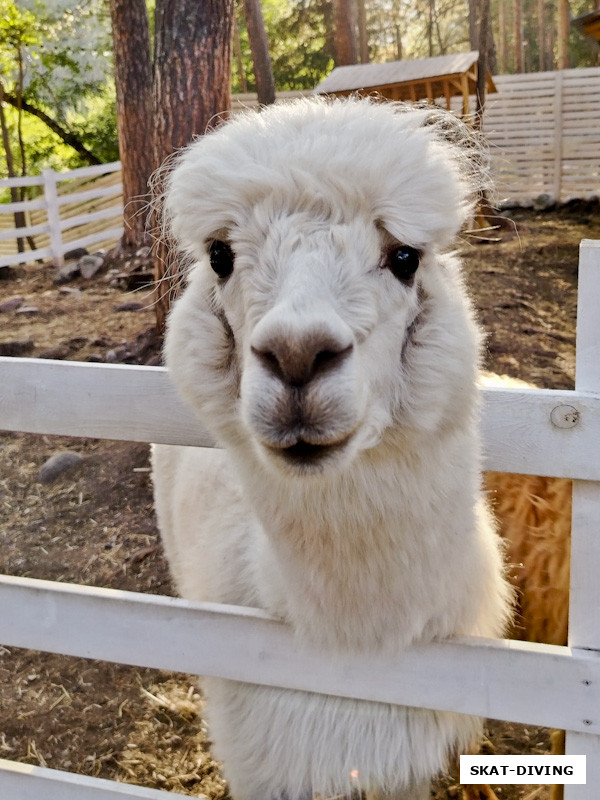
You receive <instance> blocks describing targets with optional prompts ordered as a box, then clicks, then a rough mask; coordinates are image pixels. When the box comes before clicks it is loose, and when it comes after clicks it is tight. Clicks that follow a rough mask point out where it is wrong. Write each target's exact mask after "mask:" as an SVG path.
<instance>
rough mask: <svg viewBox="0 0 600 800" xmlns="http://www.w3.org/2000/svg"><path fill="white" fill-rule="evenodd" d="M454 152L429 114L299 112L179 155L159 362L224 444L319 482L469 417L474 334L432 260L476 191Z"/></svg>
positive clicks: (269, 114)
mask: <svg viewBox="0 0 600 800" xmlns="http://www.w3.org/2000/svg"><path fill="white" fill-rule="evenodd" d="M461 138H463V139H464V141H465V142H468V141H469V138H468V134H467V129H466V127H465V126H462V123H460V122H458V121H457V120H455V119H454V117H452V116H451V115H447V116H446V115H445V114H444V113H438V112H437V111H436V112H433V111H431V110H426V109H413V110H409V109H406V108H405V107H398V106H396V105H393V104H380V103H374V102H368V101H357V100H350V101H337V102H325V101H322V100H312V101H301V102H298V103H295V104H290V105H282V106H274V107H270V108H268V109H266V110H264V111H263V112H261V113H249V114H246V115H243V116H241V117H235V118H234V119H233V120H232V121H231V122H229V123H227V124H225V125H223V126H222V127H221V128H219V129H217V130H216V131H215V132H213V133H211V134H208V135H207V136H205V137H202V138H201V139H199V140H198V141H197V142H195V143H194V144H192V145H191V146H190V147H189V148H188V149H187V150H185V151H184V152H183V153H182V155H181V156H180V157H179V158H178V161H177V163H176V166H175V168H174V169H173V171H172V172H171V174H170V176H169V178H168V183H167V191H166V196H165V213H166V220H167V225H168V228H169V230H170V232H171V234H172V235H173V236H174V238H175V240H176V241H177V243H178V245H179V248H180V250H181V251H182V253H184V254H185V256H186V257H188V259H189V261H190V269H189V273H188V276H187V278H188V281H187V283H188V285H187V287H186V289H185V291H184V293H183V296H182V298H181V299H180V300H179V301H178V302H177V303H176V305H175V309H174V311H173V313H172V315H171V319H170V322H169V327H168V335H167V345H166V357H167V363H168V365H169V367H170V369H171V371H172V373H173V375H174V378H175V380H176V382H177V383H178V385H179V387H180V389H181V390H182V392H183V394H184V395H185V396H186V397H187V399H188V400H189V401H190V402H191V403H192V405H193V406H194V407H195V408H196V409H197V411H198V413H199V414H200V416H201V418H202V420H203V422H204V423H205V425H206V426H207V427H208V428H209V429H211V430H212V431H213V432H214V433H215V434H216V436H217V438H219V439H220V440H221V441H222V442H223V443H224V444H228V445H232V446H239V447H246V448H247V447H248V446H249V447H250V448H251V452H252V453H253V454H254V456H257V457H258V458H259V459H260V460H261V461H262V462H263V463H266V464H269V465H271V466H274V467H276V468H277V469H278V471H279V472H283V473H284V474H287V475H298V474H299V473H301V474H304V475H307V474H311V473H317V474H323V473H325V472H327V471H328V470H329V469H330V468H335V469H339V468H340V467H343V465H344V464H348V463H349V462H350V461H351V460H352V459H353V458H355V457H356V456H357V455H359V454H360V453H364V452H366V451H369V450H372V449H373V448H375V447H377V446H379V445H383V444H384V443H385V442H386V441H389V440H390V436H392V437H393V436H394V435H395V436H396V438H397V436H398V434H399V435H400V436H401V437H402V436H404V437H405V436H406V435H407V434H408V433H410V432H413V433H416V434H417V435H419V434H424V433H425V434H427V433H431V432H435V431H439V430H440V429H441V428H442V427H444V426H445V427H447V426H448V424H450V421H451V420H452V419H453V418H455V419H458V418H460V417H461V416H462V417H463V418H467V417H469V411H470V409H471V407H472V405H473V390H472V386H473V384H474V378H475V371H476V365H477V335H476V331H475V327H474V325H473V323H472V321H471V317H470V312H469V307H468V303H467V301H466V299H465V297H464V292H463V290H462V285H461V281H460V277H459V275H458V272H457V266H456V263H455V262H454V260H453V258H452V257H450V256H445V255H442V250H443V249H444V248H446V247H447V245H448V244H449V242H450V241H451V239H452V238H453V236H454V235H455V234H456V233H457V231H458V229H459V228H460V226H461V224H462V223H463V221H464V220H465V218H466V216H467V215H468V214H469V213H470V210H471V203H472V200H473V198H474V196H475V194H476V192H477V188H478V187H477V185H476V180H475V178H474V176H475V169H474V168H473V166H472V161H471V159H470V155H469V153H468V147H466V148H465V147H464V146H463V144H462V143H461V142H460V141H458V140H459V139H461ZM388 434H389V435H388Z"/></svg>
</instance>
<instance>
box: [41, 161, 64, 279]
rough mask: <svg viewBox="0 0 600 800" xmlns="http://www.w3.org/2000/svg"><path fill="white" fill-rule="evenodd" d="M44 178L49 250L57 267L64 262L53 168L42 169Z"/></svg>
mask: <svg viewBox="0 0 600 800" xmlns="http://www.w3.org/2000/svg"><path fill="white" fill-rule="evenodd" d="M42 177H43V178H44V198H45V200H46V215H47V217H48V227H49V228H50V250H51V251H52V258H53V259H54V263H55V264H56V266H57V267H62V266H63V264H64V258H63V248H62V233H61V230H60V211H59V209H58V192H57V191H56V172H54V170H53V169H49V168H48V169H44V170H42Z"/></svg>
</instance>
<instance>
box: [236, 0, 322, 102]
mask: <svg viewBox="0 0 600 800" xmlns="http://www.w3.org/2000/svg"><path fill="white" fill-rule="evenodd" d="M262 11H263V18H264V21H265V28H266V31H267V38H268V40H269V52H270V55H271V63H272V66H273V76H274V78H275V88H276V90H277V91H284V90H301V89H312V88H314V86H315V85H316V84H317V83H319V81H320V80H322V79H323V78H324V77H325V75H327V73H328V72H330V70H331V69H332V68H333V42H332V41H331V26H330V24H328V21H329V20H330V19H331V0H263V3H262ZM237 21H238V28H239V38H240V45H241V50H242V64H243V69H244V74H245V77H246V80H247V84H248V91H249V92H253V91H255V90H256V87H255V82H254V71H253V66H252V58H251V56H250V44H249V42H248V33H247V31H246V26H245V22H244V18H243V14H242V13H241V11H240V9H239V8H238V13H237ZM241 90H242V89H241V82H240V78H239V74H238V66H237V64H236V63H235V59H234V63H233V66H232V91H234V92H239V91H241Z"/></svg>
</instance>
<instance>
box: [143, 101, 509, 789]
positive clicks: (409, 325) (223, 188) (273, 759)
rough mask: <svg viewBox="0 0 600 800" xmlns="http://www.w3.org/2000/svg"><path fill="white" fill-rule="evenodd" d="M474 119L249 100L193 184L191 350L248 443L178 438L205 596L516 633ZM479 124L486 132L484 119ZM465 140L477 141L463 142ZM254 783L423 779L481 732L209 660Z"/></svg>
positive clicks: (240, 771)
mask: <svg viewBox="0 0 600 800" xmlns="http://www.w3.org/2000/svg"><path fill="white" fill-rule="evenodd" d="M461 129H462V128H461V123H458V122H457V121H456V120H454V118H452V117H450V116H448V117H446V116H445V115H443V114H438V113H437V112H435V113H434V112H431V111H427V110H413V111H406V110H405V109H403V108H399V107H397V106H394V105H391V104H378V103H371V102H366V101H356V100H352V101H343V102H339V101H338V102H333V103H327V102H324V101H319V100H313V101H301V102H298V103H296V104H291V105H285V106H275V107H270V108H269V109H267V110H264V111H263V112H262V113H260V114H255V113H249V114H247V115H244V116H241V117H236V118H234V119H233V120H232V121H231V122H229V123H227V124H226V125H224V126H222V127H221V128H219V129H218V130H217V131H216V132H214V133H211V134H210V135H207V136H205V137H203V138H202V139H200V140H199V141H197V142H195V143H194V144H192V145H191V147H189V148H188V149H187V150H186V151H184V152H183V154H182V155H181V156H180V158H179V160H178V162H177V165H176V167H175V169H174V171H173V172H172V174H171V175H170V177H169V179H168V187H167V192H166V199H165V202H166V216H167V222H168V225H169V227H170V230H171V231H172V234H173V235H174V236H175V238H176V240H177V241H178V243H179V245H180V247H181V249H182V251H183V252H185V253H186V254H187V256H188V257H190V258H191V261H192V266H191V269H190V272H189V276H188V286H187V288H186V290H185V292H184V293H183V296H182V298H181V299H180V300H179V301H178V302H177V303H176V305H175V308H174V310H173V313H172V315H171V317H170V321H169V325H168V335H167V341H166V360H167V364H168V366H169V369H170V371H171V373H172V376H173V379H174V380H175V382H176V384H177V386H178V387H179V389H180V391H181V392H182V394H183V396H184V398H185V399H186V400H187V401H188V402H189V403H190V404H191V406H192V407H193V408H194V409H195V410H196V411H197V412H198V416H199V417H200V419H201V420H202V422H203V423H204V425H205V426H206V427H207V428H208V429H209V430H210V431H212V433H213V434H214V435H215V437H216V439H217V440H218V441H219V443H220V444H221V445H222V446H223V447H224V448H225V449H224V450H203V449H198V448H180V447H166V446H158V447H156V448H155V451H154V481H155V496H156V507H157V511H158V517H159V523H160V528H161V532H162V535H163V538H164V544H165V547H166V551H167V556H168V558H169V561H170V564H171V568H172V571H173V575H174V577H175V580H176V582H177V586H178V589H179V591H180V593H181V594H182V595H183V596H184V597H186V598H190V599H193V600H210V601H218V602H223V603H234V604H241V605H247V606H258V607H261V608H263V609H266V610H267V611H269V612H271V613H272V614H275V615H278V616H279V617H281V618H282V619H284V620H286V621H287V622H288V623H289V624H290V625H291V626H292V627H293V629H294V630H295V631H296V632H297V635H298V636H299V637H300V638H301V639H303V640H305V641H306V642H310V643H312V644H316V645H318V646H319V647H322V648H324V649H326V650H328V651H329V652H332V653H334V652H335V651H346V652H356V653H367V654H368V653H374V652H377V651H386V652H392V653H397V652H400V651H402V650H403V649H404V648H406V647H409V646H410V645H411V644H413V643H415V642H424V641H429V640H432V639H439V638H443V637H448V636H453V635H463V634H474V635H482V636H496V635H498V634H500V633H501V631H502V630H503V626H504V624H505V621H506V618H507V614H508V611H507V609H508V606H509V599H508V595H509V593H508V590H507V588H506V584H505V582H504V579H503V574H502V573H503V568H502V559H501V555H500V552H499V545H498V538H497V536H496V534H495V532H494V530H493V527H492V525H491V524H490V521H489V519H488V515H487V512H486V509H485V507H484V505H483V502H482V499H481V494H480V471H479V442H478V433H477V390H476V388H475V381H476V376H477V370H478V346H479V342H478V339H479V337H478V331H477V328H476V325H475V324H474V321H473V317H472V313H471V308H470V304H469V302H468V299H467V297H466V294H465V290H464V288H463V284H462V280H461V276H460V271H459V265H458V263H457V261H456V259H455V258H454V257H453V256H451V255H447V254H446V255H443V254H442V252H441V251H442V250H443V248H445V247H446V246H447V245H448V244H449V242H450V240H451V238H452V237H453V236H454V235H455V234H456V232H457V231H458V229H459V227H460V225H461V223H462V222H463V221H464V219H465V218H466V216H467V214H468V213H469V212H470V208H471V205H470V204H471V200H472V197H473V191H474V189H476V188H477V187H474V185H473V175H474V173H473V170H472V169H470V168H469V167H468V163H469V161H468V154H467V155H465V152H464V148H462V147H461V144H460V143H457V142H456V139H457V138H460V136H461ZM465 130H466V129H465ZM450 140H452V141H450ZM204 687H205V689H206V692H207V696H208V721H209V728H210V734H211V738H212V739H213V741H214V743H215V752H216V755H217V756H218V757H220V758H221V759H222V760H223V761H224V765H225V766H224V769H225V775H226V777H227V778H228V780H229V783H230V787H231V791H232V795H233V796H234V797H235V798H236V800H305V799H306V798H311V797H312V794H313V792H317V793H319V794H320V795H322V796H327V795H330V794H335V793H340V792H346V793H349V789H350V772H351V770H358V772H359V775H360V782H361V784H362V786H363V787H364V788H365V789H366V790H367V791H368V792H369V793H370V796H372V797H377V798H393V799H394V800H400V798H401V799H402V800H405V799H406V800H407V799H410V800H421V798H425V797H428V796H429V795H428V788H427V787H428V784H429V780H430V778H431V776H433V775H434V774H436V773H437V772H439V771H440V770H441V769H443V768H444V765H445V762H446V759H447V757H448V755H449V754H451V753H452V752H455V751H457V750H458V751H460V750H464V749H465V748H468V747H469V746H470V745H472V744H473V743H474V742H475V741H476V740H477V737H478V732H479V727H480V723H479V721H478V720H476V719H474V718H472V717H466V716H462V715H459V714H451V713H442V712H434V711H425V710H421V709H414V708H406V707H401V706H393V705H386V704H369V703H366V702H359V701H353V700H348V699H338V698H332V697H325V696H317V695H310V694H306V693H302V692H296V691H290V690H280V689H273V688H266V687H259V686H252V685H247V684H241V683H234V682H230V681H225V680H216V679H211V680H206V681H205V682H204Z"/></svg>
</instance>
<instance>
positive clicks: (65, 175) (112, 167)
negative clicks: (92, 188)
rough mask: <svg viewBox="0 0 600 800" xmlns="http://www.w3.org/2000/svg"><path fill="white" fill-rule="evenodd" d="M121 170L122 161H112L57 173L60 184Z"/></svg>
mask: <svg viewBox="0 0 600 800" xmlns="http://www.w3.org/2000/svg"><path fill="white" fill-rule="evenodd" d="M120 169H121V162H120V161H111V162H109V163H108V164H94V165H93V166H91V167H77V168H76V169H70V170H68V171H67V172H57V173H56V179H57V181H58V182H62V181H70V180H73V178H91V177H94V176H97V175H105V174H106V173H108V172H118V171H119V170H120Z"/></svg>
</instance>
